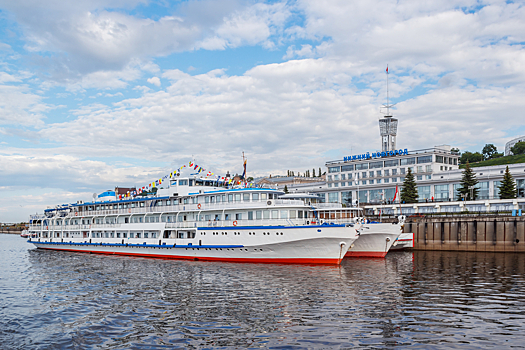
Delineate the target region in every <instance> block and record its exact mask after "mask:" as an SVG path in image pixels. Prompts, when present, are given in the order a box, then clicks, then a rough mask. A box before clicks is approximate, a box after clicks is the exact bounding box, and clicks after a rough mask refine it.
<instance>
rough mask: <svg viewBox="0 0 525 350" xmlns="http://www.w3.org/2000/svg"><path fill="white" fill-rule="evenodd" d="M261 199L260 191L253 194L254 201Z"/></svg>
mask: <svg viewBox="0 0 525 350" xmlns="http://www.w3.org/2000/svg"><path fill="white" fill-rule="evenodd" d="M258 200H259V193H254V194H252V201H254V202H255V201H258Z"/></svg>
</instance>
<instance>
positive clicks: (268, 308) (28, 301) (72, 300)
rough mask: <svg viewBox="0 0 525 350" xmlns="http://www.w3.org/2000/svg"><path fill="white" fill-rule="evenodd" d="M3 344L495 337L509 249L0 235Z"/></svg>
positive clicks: (349, 342) (322, 343)
mask: <svg viewBox="0 0 525 350" xmlns="http://www.w3.org/2000/svg"><path fill="white" fill-rule="evenodd" d="M0 239H1V240H2V244H1V246H0V251H1V253H2V257H3V259H1V261H0V282H1V284H2V288H0V322H1V327H0V343H1V344H2V346H3V347H5V348H34V349H53V348H56V349H62V348H102V349H129V348H133V349H153V348H169V349H173V348H188V347H190V348H232V347H233V348H236V347H242V348H244V347H249V348H261V347H265V348H266V347H268V348H279V349H280V348H282V349H288V348H290V349H291V348H293V349H302V348H304V349H308V348H352V347H368V348H391V347H403V348H410V347H414V348H421V347H425V348H443V347H461V348H487V347H489V348H490V347H493V348H502V347H507V348H510V347H513V346H514V347H520V346H522V344H523V341H524V338H523V336H522V334H524V331H525V329H524V328H525V322H524V321H525V320H524V319H525V295H524V294H523V292H522V291H523V290H524V286H525V279H524V276H525V274H524V272H525V271H524V270H525V260H524V257H523V256H522V255H514V254H488V253H482V254H479V253H461V252H459V253H458V252H414V253H408V252H394V253H389V254H388V255H387V257H386V258H385V259H346V260H344V261H343V264H342V266H341V267H333V266H310V265H279V264H274V265H272V264H268V265H264V264H262V265H261V264H231V263H210V262H193V261H174V260H156V259H141V258H131V257H112V256H101V255H88V254H76V253H67V252H52V251H41V250H35V249H34V248H32V247H31V245H29V244H28V243H27V242H25V241H24V240H23V239H21V238H19V237H15V236H8V235H0Z"/></svg>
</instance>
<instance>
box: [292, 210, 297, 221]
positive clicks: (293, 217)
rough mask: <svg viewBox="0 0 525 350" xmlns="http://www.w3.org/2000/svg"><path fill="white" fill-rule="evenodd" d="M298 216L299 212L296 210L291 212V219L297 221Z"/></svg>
mask: <svg viewBox="0 0 525 350" xmlns="http://www.w3.org/2000/svg"><path fill="white" fill-rule="evenodd" d="M296 216H297V212H296V211H295V210H290V219H295V218H296Z"/></svg>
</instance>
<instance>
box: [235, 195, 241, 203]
mask: <svg viewBox="0 0 525 350" xmlns="http://www.w3.org/2000/svg"><path fill="white" fill-rule="evenodd" d="M235 201H236V202H240V201H241V194H240V193H236V194H235Z"/></svg>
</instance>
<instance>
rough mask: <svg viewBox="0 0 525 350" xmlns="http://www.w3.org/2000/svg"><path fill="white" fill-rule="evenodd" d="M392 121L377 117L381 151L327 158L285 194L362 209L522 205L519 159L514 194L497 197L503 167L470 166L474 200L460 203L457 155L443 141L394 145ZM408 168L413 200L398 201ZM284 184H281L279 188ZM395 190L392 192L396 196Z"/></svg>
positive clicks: (523, 172)
mask: <svg viewBox="0 0 525 350" xmlns="http://www.w3.org/2000/svg"><path fill="white" fill-rule="evenodd" d="M397 122H398V121H397V119H394V118H392V117H389V116H387V117H384V118H383V119H380V123H379V124H380V132H381V139H382V142H381V143H382V151H381V152H372V153H366V154H360V155H350V156H346V157H343V159H339V160H333V161H327V162H326V164H325V166H326V178H325V179H323V180H320V181H319V182H316V183H303V184H293V185H288V187H287V189H288V191H289V192H308V193H312V194H317V195H318V196H319V197H320V198H321V200H322V201H325V202H328V203H342V204H344V205H346V206H356V205H359V206H362V207H364V208H365V209H368V213H369V214H370V213H372V212H374V213H377V212H378V211H379V210H381V211H382V212H383V213H385V214H396V213H399V212H400V211H402V212H403V214H415V213H423V212H427V213H428V212H457V211H464V210H470V211H496V210H510V209H525V163H519V164H509V165H508V167H509V170H510V173H511V174H512V176H513V178H514V180H515V181H516V187H517V193H518V198H517V199H515V200H508V201H506V202H502V201H501V200H499V185H500V183H501V181H502V180H503V175H504V173H505V169H506V167H507V165H496V166H486V167H474V168H472V169H473V171H474V172H475V175H476V178H477V180H478V181H479V183H478V184H477V186H476V188H477V189H478V196H477V200H476V201H468V202H464V201H462V198H460V197H459V195H458V188H459V187H460V182H461V178H462V175H463V169H460V168H459V157H460V155H459V154H458V153H457V152H454V151H453V150H452V148H451V147H450V146H448V145H442V146H435V147H433V148H428V149H421V150H407V149H396V142H395V137H396V133H397ZM408 169H410V170H411V171H412V173H413V174H414V179H415V181H416V184H417V190H418V196H419V198H418V202H419V203H417V204H403V203H399V200H400V193H401V187H402V185H403V182H404V180H405V175H406V173H407V172H408ZM280 187H284V186H280ZM396 193H397V194H396Z"/></svg>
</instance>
